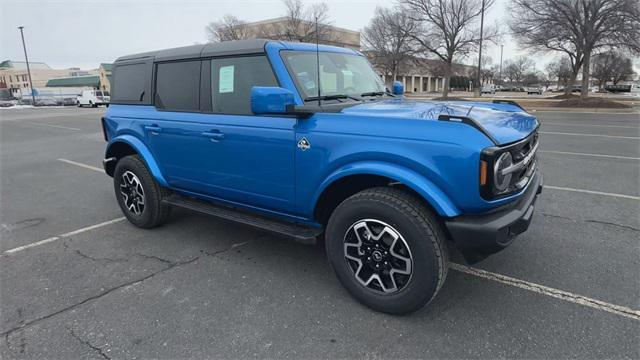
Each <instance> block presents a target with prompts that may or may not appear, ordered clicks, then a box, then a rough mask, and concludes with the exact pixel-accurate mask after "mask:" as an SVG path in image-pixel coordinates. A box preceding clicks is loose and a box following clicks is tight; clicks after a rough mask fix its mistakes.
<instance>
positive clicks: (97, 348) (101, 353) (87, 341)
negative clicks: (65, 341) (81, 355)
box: [69, 329, 111, 360]
mask: <svg viewBox="0 0 640 360" xmlns="http://www.w3.org/2000/svg"><path fill="white" fill-rule="evenodd" d="M69 333H70V334H71V336H73V337H74V338H75V339H76V340H78V341H79V342H80V343H81V344H82V345H84V346H86V347H88V348H90V349H92V350H94V351H96V352H97V353H98V354H100V356H102V357H103V358H104V359H107V360H111V358H110V357H109V356H108V355H107V354H105V353H104V351H102V349H101V348H99V347H97V346H95V345H92V344H91V343H90V342H89V340H84V339H83V338H81V337H80V336H78V335H77V334H76V333H75V332H74V331H73V329H69Z"/></svg>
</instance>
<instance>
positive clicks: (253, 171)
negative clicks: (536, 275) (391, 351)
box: [101, 40, 542, 314]
mask: <svg viewBox="0 0 640 360" xmlns="http://www.w3.org/2000/svg"><path fill="white" fill-rule="evenodd" d="M320 68H322V69H323V73H322V77H321V79H320V81H321V83H322V84H323V86H322V88H321V89H322V91H320V92H319V90H318V88H319V83H318V78H317V69H320ZM113 79H114V81H113V83H112V84H113V87H112V92H113V96H112V99H111V100H112V104H111V106H110V107H109V109H108V110H107V111H106V113H105V115H104V117H103V118H102V120H101V122H102V129H103V133H104V137H105V139H106V141H107V145H106V152H105V159H104V162H103V163H104V169H105V172H106V173H107V174H108V175H109V176H111V177H113V181H114V190H115V196H116V199H117V202H118V204H119V206H120V208H121V210H122V212H123V213H124V214H125V216H126V218H127V219H128V220H129V221H130V222H131V223H132V224H134V225H136V226H138V227H141V228H153V227H156V226H160V225H162V224H163V223H164V222H165V221H166V220H167V218H168V216H169V214H170V211H171V209H172V208H173V207H180V208H186V209H190V210H193V211H196V212H200V213H204V214H209V215H212V216H215V217H218V218H221V219H223V220H226V221H233V222H239V223H243V224H246V225H249V226H253V227H256V228H259V229H262V230H264V231H269V232H272V233H276V234H280V235H284V236H288V237H292V238H296V239H300V240H305V241H307V240H315V239H316V238H317V237H319V236H324V239H325V246H326V253H327V257H328V259H329V262H330V264H331V266H332V268H333V270H334V271H335V273H336V275H337V278H338V279H339V281H340V282H341V283H342V284H343V285H344V287H345V288H346V289H347V290H348V291H349V292H350V294H351V295H352V296H353V297H355V298H356V299H357V300H359V301H361V302H362V303H364V304H366V305H367V306H369V307H371V308H373V309H376V310H379V311H383V312H388V313H395V314H401V313H407V312H411V311H414V310H417V309H419V308H421V307H422V306H424V305H425V304H427V303H429V302H430V301H431V300H432V299H433V298H434V297H435V296H436V294H437V293H438V291H439V290H440V288H441V287H442V284H443V283H444V281H445V278H446V275H447V269H448V253H447V251H448V250H447V244H446V243H447V242H452V243H453V244H454V245H455V246H456V247H457V248H458V249H459V250H460V251H461V253H462V254H463V255H464V257H465V259H466V260H467V261H468V262H470V263H473V262H477V261H479V260H481V259H483V258H485V257H486V256H488V255H489V254H492V253H494V252H497V251H500V250H502V249H504V248H505V247H507V246H508V245H509V244H511V243H512V242H513V239H514V238H515V237H516V236H517V235H518V234H520V233H522V232H524V231H526V230H527V228H528V226H529V223H530V221H531V218H532V214H533V209H534V203H535V201H536V198H537V196H538V194H539V193H540V192H541V189H542V175H541V173H540V170H539V169H538V166H537V160H536V151H537V148H538V126H539V123H538V121H537V119H536V117H534V116H533V115H530V114H528V113H527V112H525V111H524V110H523V109H522V108H521V107H519V106H518V105H517V104H515V103H513V102H508V101H499V100H495V101H494V103H482V104H481V103H472V102H456V103H455V104H451V103H448V102H441V101H426V102H420V101H414V100H408V99H405V98H404V96H403V95H402V94H403V91H404V90H403V87H402V84H401V83H399V82H395V83H394V84H393V90H392V92H389V91H388V90H387V89H386V88H385V85H384V84H383V83H382V81H381V80H380V78H379V76H378V75H376V73H375V71H374V70H373V68H372V67H371V65H370V64H369V62H368V61H367V59H366V58H365V57H364V56H363V55H362V54H361V53H359V52H357V51H354V50H350V49H344V48H339V47H333V46H325V45H321V46H319V52H318V53H316V45H315V44H305V43H288V42H281V41H269V40H242V41H227V42H222V43H217V44H205V45H194V46H189V47H184V48H176V49H169V50H162V51H157V52H150V53H144V54H138V55H129V56H124V57H120V58H119V59H117V60H116V62H115V63H114V64H113Z"/></svg>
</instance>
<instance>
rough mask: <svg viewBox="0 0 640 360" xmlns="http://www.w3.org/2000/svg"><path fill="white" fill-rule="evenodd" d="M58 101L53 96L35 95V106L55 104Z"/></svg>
mask: <svg viewBox="0 0 640 360" xmlns="http://www.w3.org/2000/svg"><path fill="white" fill-rule="evenodd" d="M57 105H58V101H57V100H56V99H55V98H53V97H45V96H41V97H36V106H57Z"/></svg>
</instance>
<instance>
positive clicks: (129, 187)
mask: <svg viewBox="0 0 640 360" xmlns="http://www.w3.org/2000/svg"><path fill="white" fill-rule="evenodd" d="M113 185H114V190H115V193H116V198H117V200H118V205H120V209H121V210H122V212H123V213H124V215H125V216H126V217H127V219H128V220H129V221H130V222H131V223H132V224H134V225H135V226H138V227H141V228H146V229H149V228H153V227H156V226H159V225H162V224H163V223H164V222H165V221H166V220H167V218H168V217H169V213H170V211H171V207H170V206H169V205H165V204H162V198H163V197H164V196H166V195H168V193H169V190H167V189H165V188H163V187H162V186H160V185H159V184H158V183H157V182H156V181H155V180H154V178H153V176H152V175H151V173H150V172H149V170H148V169H147V167H146V165H145V164H144V162H143V161H142V159H141V158H140V156H138V155H130V156H125V157H123V158H122V159H120V160H119V161H118V163H117V164H116V169H115V172H114V174H113Z"/></svg>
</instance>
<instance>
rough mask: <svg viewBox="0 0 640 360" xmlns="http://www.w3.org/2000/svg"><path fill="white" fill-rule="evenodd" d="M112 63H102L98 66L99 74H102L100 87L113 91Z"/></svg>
mask: <svg viewBox="0 0 640 360" xmlns="http://www.w3.org/2000/svg"><path fill="white" fill-rule="evenodd" d="M111 65H112V64H107V63H101V64H100V67H99V68H98V76H100V89H101V90H107V91H111Z"/></svg>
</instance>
